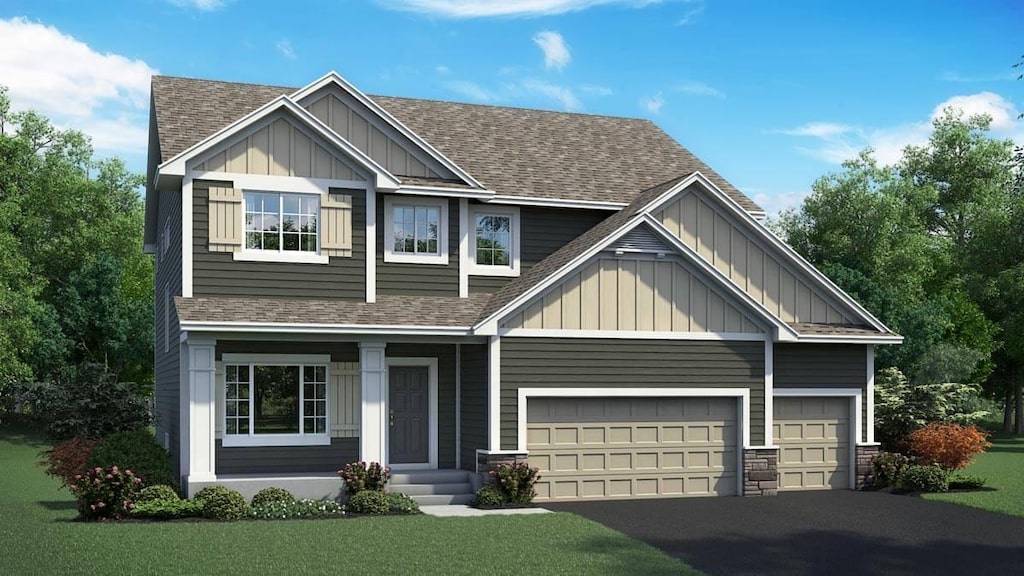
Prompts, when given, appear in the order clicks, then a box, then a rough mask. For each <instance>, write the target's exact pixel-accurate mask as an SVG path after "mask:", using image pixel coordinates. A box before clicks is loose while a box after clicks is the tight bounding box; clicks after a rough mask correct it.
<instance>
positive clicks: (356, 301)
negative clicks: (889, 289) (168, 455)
mask: <svg viewBox="0 0 1024 576" xmlns="http://www.w3.org/2000/svg"><path fill="white" fill-rule="evenodd" d="M763 216H764V213H763V211H762V210H761V209H760V208H759V207H758V206H757V205H756V204H755V203H754V202H752V201H751V200H750V199H749V198H747V197H746V196H744V195H743V194H742V193H741V192H740V191H739V190H737V189H736V188H734V187H733V186H732V185H730V184H729V183H728V182H726V181H725V180H724V179H723V178H722V177H721V176H719V175H718V174H716V173H715V172H714V171H713V170H711V169H710V168H709V167H708V166H706V165H705V164H704V163H702V162H701V161H700V160H698V159H697V158H696V157H694V156H693V155H692V154H691V153H689V152H688V151H687V150H686V149H684V148H683V147H681V146H680V145H679V144H677V143H676V142H675V141H673V140H672V139H671V138H670V137H669V136H668V135H666V134H665V133H664V132H663V131H661V130H660V129H659V128H658V127H657V126H655V125H654V124H653V123H651V122H649V121H646V120H637V119H628V118H611V117H604V116H594V115H584V114H569V113H558V112H546V111H538V110H525V109H516V108H506V107H495V106H481V105H470V104H459V103H452V102H438V101H428V100H417V99H410V98H394V97H377V96H374V97H370V96H367V95H366V94H363V93H362V92H360V91H359V90H358V89H357V88H356V87H354V86H352V85H351V84H350V83H348V82H347V81H346V80H344V79H343V78H341V77H340V76H339V75H337V74H335V73H330V74H327V75H326V76H324V77H322V78H320V79H319V80H316V81H315V82H313V83H312V84H310V85H308V86H306V87H303V88H299V89H294V88H284V87H277V86H260V85H251V84H238V83H226V82H215V81H207V80H195V79H187V78H173V77H165V76H157V77H155V78H153V84H152V102H151V115H150V142H149V166H148V174H147V191H146V231H145V242H146V250H147V251H149V252H150V253H152V254H154V255H155V258H156V262H157V267H156V269H157V273H156V286H155V290H156V303H157V304H156V314H155V335H156V353H155V354H156V396H157V398H156V413H157V414H156V416H157V419H156V420H157V436H158V440H159V441H161V442H162V443H163V444H164V445H165V446H166V447H168V449H169V450H170V451H171V452H172V454H173V455H174V457H175V463H176V466H177V469H178V472H179V473H180V476H181V480H182V485H183V487H184V488H185V490H186V491H187V492H188V493H194V492H195V491H196V490H197V489H199V488H201V487H203V486H206V485H209V484H212V483H218V484H224V485H228V486H232V487H235V488H238V489H240V490H242V491H243V492H245V493H248V494H251V493H252V492H253V491H255V490H256V489H258V488H260V487H264V486H268V485H276V486H283V487H287V488H290V489H292V490H293V491H295V492H296V493H298V494H300V495H304V496H330V495H334V494H336V493H337V492H338V489H339V488H340V482H339V481H338V479H337V476H336V475H335V471H336V470H338V469H339V468H340V467H342V466H343V465H344V464H345V463H347V462H351V461H357V460H364V461H380V462H383V463H386V464H388V465H390V466H391V467H392V468H393V469H394V470H395V471H396V478H395V482H396V483H398V484H401V485H405V484H409V485H414V484H415V485H416V486H414V488H416V490H417V491H415V492H414V493H417V494H429V493H432V492H437V493H438V494H441V495H443V494H448V495H449V496H453V497H454V495H455V492H467V490H465V486H468V484H467V482H468V480H467V479H473V478H475V477H476V476H474V474H475V473H477V472H480V471H484V470H486V469H487V468H488V467H489V466H492V465H493V464H495V463H497V462H508V461H523V460H526V461H528V462H529V463H530V464H531V465H534V466H537V467H539V468H541V470H542V472H541V474H542V476H543V478H542V480H541V482H540V483H539V484H538V491H539V497H538V498H539V499H540V500H548V499H550V500H556V499H557V500H563V499H581V498H594V499H601V498H626V497H671V496H692V495H750V494H774V493H775V491H776V490H777V489H778V490H804V489H852V488H855V487H857V486H859V485H860V484H861V483H862V482H863V481H864V478H865V476H866V474H867V469H868V468H869V464H868V463H869V461H870V457H871V455H872V454H874V453H875V452H876V451H877V444H876V443H875V442H874V437H873V426H872V422H873V405H872V396H873V393H872V386H873V372H874V370H873V364H874V360H873V359H874V346H875V345H880V344H892V343H897V342H899V341H900V340H901V338H900V337H899V336H898V335H896V334H894V333H892V332H891V331H890V330H889V329H887V328H886V327H885V326H884V325H883V324H882V323H881V322H879V321H878V319H876V318H875V317H873V316H872V315H871V314H870V313H869V312H868V311H867V310H865V309H864V308H863V307H861V306H860V305H859V304H858V303H857V302H856V301H854V300H853V299H852V298H851V297H850V296H848V295H847V294H845V293H843V291H842V290H840V289H839V288H837V287H836V286H835V285H834V284H833V283H832V282H830V281H829V280H828V279H827V278H826V277H825V276H824V275H823V274H822V273H821V272H819V271H818V270H816V269H814V268H813V267H812V266H811V265H809V264H808V263H807V262H806V261H804V260H803V259H802V258H801V257H800V256H798V255H797V254H796V253H795V252H794V251H793V250H792V249H790V248H789V247H788V246H786V245H785V244H784V243H783V242H782V241H780V240H779V239H778V238H777V237H776V236H774V235H773V234H772V233H771V232H770V231H769V230H767V229H766V228H765V227H764V226H763V225H762V224H761V222H760V220H761V219H763ZM399 472H400V473H401V474H397V473H399ZM452 486H460V487H463V488H461V489H459V490H455V492H452V491H449V492H445V487H448V488H451V487H452ZM410 490H411V489H410ZM464 498H465V496H464V495H463V496H459V497H458V498H454V500H459V499H463V500H464ZM454 500H453V498H448V499H446V500H444V501H454ZM459 501H461V500H459Z"/></svg>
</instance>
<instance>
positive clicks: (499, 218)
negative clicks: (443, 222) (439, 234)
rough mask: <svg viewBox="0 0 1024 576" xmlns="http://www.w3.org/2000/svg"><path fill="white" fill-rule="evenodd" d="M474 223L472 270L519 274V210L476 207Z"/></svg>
mask: <svg viewBox="0 0 1024 576" xmlns="http://www.w3.org/2000/svg"><path fill="white" fill-rule="evenodd" d="M469 222H470V233H471V235H472V236H471V239H470V245H469V259H470V273H471V274H476V275H487V276H518V275H519V244H520V239H519V209H518V208H515V207H491V206H473V207H471V208H470V213H469Z"/></svg>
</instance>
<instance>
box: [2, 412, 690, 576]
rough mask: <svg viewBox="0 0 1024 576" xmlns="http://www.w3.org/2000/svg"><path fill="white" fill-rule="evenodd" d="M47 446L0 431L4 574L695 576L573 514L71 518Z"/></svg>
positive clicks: (647, 548)
mask: <svg viewBox="0 0 1024 576" xmlns="http://www.w3.org/2000/svg"><path fill="white" fill-rule="evenodd" d="M44 448H45V445H44V444H43V443H42V442H40V441H39V439H38V437H36V436H34V435H32V434H26V433H18V432H13V431H10V430H4V429H3V428H0V471H2V472H0V518H2V519H3V521H2V522H0V542H3V545H2V546H0V567H2V571H3V573H5V574H18V575H28V574H55V573H56V574H61V573H75V574H112V573H135V574H214V573H217V574H226V573H232V572H239V571H248V572H256V573H260V574H268V573H285V572H293V573H294V572H298V573H326V572H335V573H375V574H470V573H482V572H487V573H492V574H586V573H590V574H635V573H645V574H698V572H696V571H695V570H692V569H691V568H689V567H688V566H686V565H685V564H682V563H680V562H679V561H677V560H675V559H673V558H671V557H669V556H667V555H665V554H663V553H662V552H660V551H658V550H656V549H655V548H653V547H651V546H648V545H646V544H643V543H641V542H638V541H636V540H633V539H631V538H628V537H626V536H624V535H622V534H620V533H618V532H615V531H613V530H611V529H608V528H605V527H604V526H601V525H600V524H596V523H594V522H591V521H589V520H585V519H583V518H581V517H579V516H575V515H572V514H562V513H557V514H540V515H530V516H489V517H482V518H433V517H428V516H406V517H398V516H391V517H379V518H350V519H335V520H292V521H276V522H274V521H243V522H234V523H215V522H167V523H141V522H127V523H118V522H107V523H84V522H77V521H73V519H74V518H75V516H76V515H77V512H76V511H75V508H74V500H73V499H72V498H71V497H70V495H69V494H68V492H67V491H65V490H63V489H61V488H60V486H59V483H58V482H56V481H55V480H53V479H51V478H49V477H47V476H45V475H44V474H43V472H42V470H41V469H40V468H37V467H36V466H35V465H34V462H35V461H36V459H37V457H36V456H37V454H38V452H39V451H40V450H42V449H44Z"/></svg>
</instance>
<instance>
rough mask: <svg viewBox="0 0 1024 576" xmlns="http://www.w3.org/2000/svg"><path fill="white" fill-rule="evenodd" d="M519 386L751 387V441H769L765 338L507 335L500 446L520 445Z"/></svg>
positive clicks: (512, 447)
mask: <svg viewBox="0 0 1024 576" xmlns="http://www.w3.org/2000/svg"><path fill="white" fill-rule="evenodd" d="M519 388H747V389H749V390H750V412H751V413H750V415H749V421H747V422H744V423H743V425H744V426H748V425H749V426H750V442H751V443H752V445H755V446H756V445H761V444H763V443H764V343H763V342H734V341H692V340H691V341H685V340H629V339H594V338H502V339H501V407H500V412H501V448H502V449H503V450H515V449H517V448H518V428H517V422H518V414H519V413H518V401H519V397H518V394H519Z"/></svg>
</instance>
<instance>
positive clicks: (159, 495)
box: [135, 484, 181, 504]
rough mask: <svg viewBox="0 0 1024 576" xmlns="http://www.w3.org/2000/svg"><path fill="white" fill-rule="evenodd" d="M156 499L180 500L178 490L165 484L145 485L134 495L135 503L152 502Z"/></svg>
mask: <svg viewBox="0 0 1024 576" xmlns="http://www.w3.org/2000/svg"><path fill="white" fill-rule="evenodd" d="M156 500H181V497H179V496H178V491H177V490H175V489H174V488H172V487H170V486H168V485H166V484H157V485H155V486H146V487H145V488H143V489H142V490H140V491H139V494H138V495H137V496H135V504H141V503H143V502H154V501H156Z"/></svg>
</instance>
